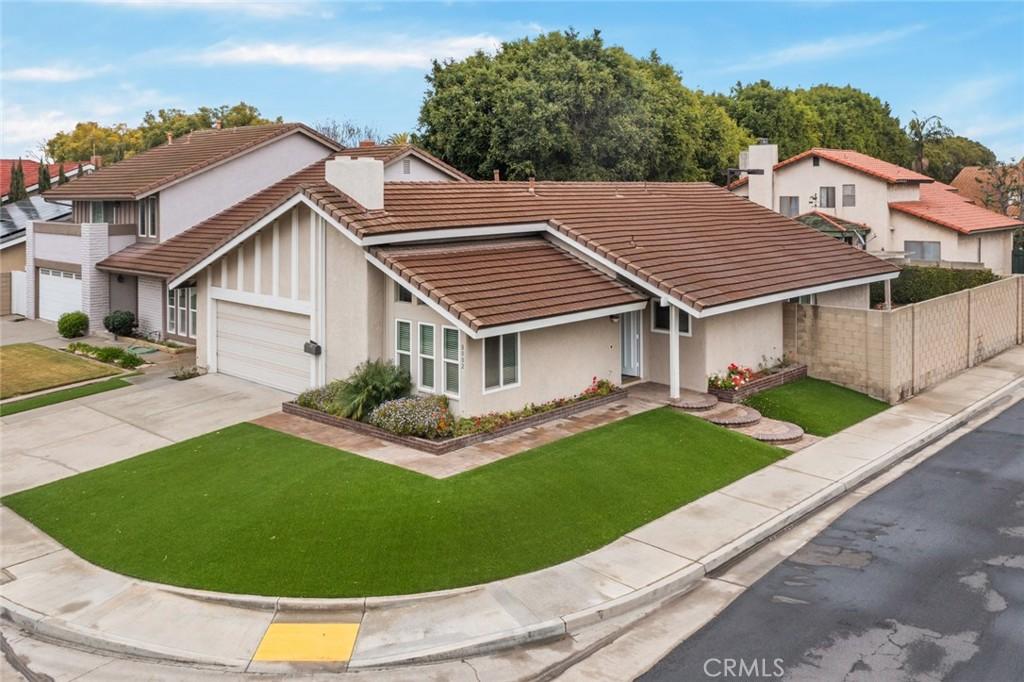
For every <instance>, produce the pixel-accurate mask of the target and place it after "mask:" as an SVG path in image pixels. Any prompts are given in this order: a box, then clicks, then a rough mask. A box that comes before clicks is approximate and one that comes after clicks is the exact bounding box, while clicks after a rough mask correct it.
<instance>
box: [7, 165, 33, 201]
mask: <svg viewBox="0 0 1024 682" xmlns="http://www.w3.org/2000/svg"><path fill="white" fill-rule="evenodd" d="M22 199H28V192H26V191H25V170H24V169H23V168H22V167H21V159H18V160H17V161H15V162H14V167H13V168H11V182H10V185H9V186H8V187H7V201H21V200H22Z"/></svg>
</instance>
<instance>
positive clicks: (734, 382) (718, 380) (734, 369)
mask: <svg viewBox="0 0 1024 682" xmlns="http://www.w3.org/2000/svg"><path fill="white" fill-rule="evenodd" d="M753 378H754V370H752V369H750V368H749V367H741V366H739V365H737V364H736V363H735V362H734V363H732V364H730V365H729V366H728V367H727V368H726V370H725V373H724V374H712V375H711V376H709V377H708V387H709V388H739V387H740V386H742V385H743V384H745V383H747V382H748V381H750V380H751V379H753Z"/></svg>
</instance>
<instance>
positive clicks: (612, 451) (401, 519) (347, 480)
mask: <svg viewBox="0 0 1024 682" xmlns="http://www.w3.org/2000/svg"><path fill="white" fill-rule="evenodd" d="M785 454H786V453H785V451H783V450H780V449H778V448H774V447H771V446H768V445H764V444H762V443H758V442H757V441H754V440H752V439H750V438H747V437H746V436H743V435H741V434H738V433H735V432H732V431H727V430H725V429H722V428H720V427H717V426H713V425H711V424H708V423H707V422H704V421H702V420H700V419H697V418H695V417H691V416H689V415H685V414H680V413H678V412H675V411H673V410H669V409H667V408H663V409H659V410H654V411H651V412H646V413H643V414H639V415H635V416H633V417H629V418H627V419H624V420H622V421H619V422H615V423H612V424H609V425H606V426H603V427H600V428H596V429H593V430H591V431H587V432H584V433H580V434H577V435H575V436H570V437H568V438H565V439H563V440H560V441H557V442H554V443H549V444H547V445H544V446H541V447H539V448H535V449H533V450H530V451H528V452H525V453H522V454H520V455H516V456H514V457H509V458H507V459H504V460H501V461H499V462H495V463H493V464H490V465H487V466H484V467H480V468H478V469H474V470H472V471H468V472H465V473H463V474H460V475H457V476H453V477H451V478H448V479H444V480H437V479H433V478H430V477H427V476H423V475H421V474H417V473H414V472H411V471H408V470H405V469H401V468H399V467H394V466H390V465H387V464H382V463H380V462H376V461H373V460H369V459H365V458H363V457H359V456H357V455H353V454H350V453H347V452H343V451H340V450H335V449H333V448H329V447H326V446H323V445H319V444H317V443H313V442H310V441H306V440H301V439H299V438H295V437H293V436H289V435H286V434H283V433H280V432H277V431H272V430H270V429H266V428H263V427H260V426H256V425H254V424H239V425H236V426H232V427H230V428H227V429H224V430H222V431H218V432H215V433H211V434H207V435H204V436H200V437H198V438H193V439H192V440H188V441H184V442H181V443H176V444H174V445H171V446H168V447H165V448H162V449H160V450H154V451H153V452H149V453H146V454H144V455H140V456H138V457H135V458H132V459H129V460H125V461H123V462H118V463H116V464H112V465H109V466H106V467H103V468H101V469H96V470H93V471H88V472H85V473H82V474H79V475H77V476H73V477H71V478H66V479H63V480H60V481H56V482H54V483H50V484H48V485H45V486H41V487H39V488H34V489H32V490H28V491H25V492H20V493H16V494H14V495H10V496H8V497H6V498H4V499H3V503H4V504H6V505H8V506H10V507H11V508H12V509H14V510H15V511H16V512H18V513H19V514H21V515H22V516H24V517H25V518H27V519H28V520H30V521H31V522H32V523H34V524H36V525H37V526H39V527H40V528H42V529H43V530H44V531H46V532H47V533H49V534H50V535H52V536H53V537H55V538H56V539H57V540H59V541H60V542H61V543H63V544H64V545H66V546H67V547H69V548H71V550H73V551H74V552H75V553H77V554H78V555H80V556H82V557H84V558H85V559H87V560H89V561H91V562H93V563H96V564H99V565H100V566H104V567H106V568H109V569H111V570H114V571H118V572H120V573H125V574H128V575H132V576H136V577H139V578H145V579H148V580H154V581H157V582H164V583H171V584H175V585H183V586H188V587H197V588H204V589H210V590H221V591H227V592H243V593H254V594H265V595H287V596H323V597H327V596H332V597H340V596H363V595H387V594H403V593H412V592H421V591H427V590H438V589H444V588H450V587H458V586H462V585H471V584H476V583H481V582H486V581H490V580H496V579H498V578H503V577H508V576H512V575H516V574H520V573H526V572H528V571H532V570H536V569H539V568H543V567H545V566H550V565H553V564H557V563H559V562H562V561H566V560H568V559H571V558H573V557H576V556H579V555H581V554H584V553H586V552H589V551H591V550H594V549H597V548H599V547H601V546H603V545H605V544H607V543H609V542H611V541H612V540H615V539H616V538H618V537H620V536H622V535H624V534H625V533H627V532H629V531H630V530H633V529H634V528H636V527H638V526H640V525H643V524H644V523H646V522H648V521H650V520H652V519H655V518H657V517H659V516H662V515H664V514H666V513H667V512H669V511H671V510H673V509H675V508H677V507H680V506H682V505H684V504H686V503H687V502H690V501H692V500H695V499H697V498H698V497H701V496H703V495H706V494H707V493H710V492H712V491H714V490H717V489H718V488H720V487H722V486H724V485H726V484H728V483H730V482H732V481H734V480H736V479H738V478H741V477H743V476H745V475H747V474H749V473H751V472H753V471H756V470H758V469H760V468H762V467H764V466H767V465H768V464H771V463H772V462H774V461H776V460H778V459H779V458H781V457H783V456H785Z"/></svg>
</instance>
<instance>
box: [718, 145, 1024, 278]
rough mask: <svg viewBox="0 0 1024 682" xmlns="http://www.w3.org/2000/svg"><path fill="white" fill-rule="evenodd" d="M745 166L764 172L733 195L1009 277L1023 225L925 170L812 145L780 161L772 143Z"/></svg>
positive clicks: (874, 244)
mask: <svg viewBox="0 0 1024 682" xmlns="http://www.w3.org/2000/svg"><path fill="white" fill-rule="evenodd" d="M740 167H741V168H742V169H744V170H753V169H758V170H762V171H764V174H763V175H756V174H751V175H744V176H743V177H741V178H740V179H739V180H737V181H736V182H733V183H731V184H730V185H729V189H730V190H732V191H733V192H734V193H736V194H739V195H740V196H745V197H748V198H749V199H750V200H751V201H753V202H755V203H757V204H760V205H761V206H765V207H768V208H772V209H773V210H776V211H778V212H779V213H781V214H783V215H786V216H791V217H797V216H800V215H801V214H804V213H807V212H809V211H815V212H817V213H819V214H823V215H829V216H835V217H836V218H839V219H842V220H844V221H849V222H853V223H860V224H862V225H865V226H867V227H868V228H870V236H869V237H868V240H867V250H868V251H869V252H871V253H876V254H879V255H885V256H889V257H901V258H907V259H909V260H912V261H928V262H937V261H953V262H960V263H978V264H982V265H984V266H985V267H988V268H991V269H992V271H993V272H996V273H998V274H1010V271H1011V251H1012V241H1013V237H1012V233H1013V230H1015V229H1016V228H1018V227H1021V226H1024V223H1021V222H1020V221H1018V220H1016V219H1014V218H1008V217H1007V216H1004V215H1001V214H999V213H994V212H993V211H989V210H987V209H985V208H982V207H980V206H977V205H975V204H973V203H971V202H970V201H969V200H966V199H964V198H963V197H961V196H959V194H958V193H957V191H956V189H955V188H954V187H951V186H949V185H945V184H943V183H941V182H936V181H934V180H933V179H932V178H929V177H928V176H926V175H921V174H920V173H915V172H914V171H911V170H908V169H906V168H902V167H900V166H897V165H895V164H891V163H888V162H886V161H881V160H879V159H876V158H873V157H870V156H867V155H866V154H861V153H859V152H855V151H850V150H845V149H817V148H815V149H809V150H807V151H805V152H803V153H801V154H797V155H796V156H793V157H791V158H789V159H786V160H784V161H781V162H779V161H778V148H777V147H776V146H775V145H772V144H758V145H752V146H751V147H750V148H749V149H748V151H745V152H743V153H742V154H741V156H740Z"/></svg>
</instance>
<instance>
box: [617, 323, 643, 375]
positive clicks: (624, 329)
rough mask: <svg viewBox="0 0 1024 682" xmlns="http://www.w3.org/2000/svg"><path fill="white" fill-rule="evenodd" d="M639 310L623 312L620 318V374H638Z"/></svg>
mask: <svg viewBox="0 0 1024 682" xmlns="http://www.w3.org/2000/svg"><path fill="white" fill-rule="evenodd" d="M641 312H642V311H640V310H634V311H633V312H629V313H623V315H622V317H621V318H620V319H621V321H620V322H619V332H620V338H619V343H620V346H621V347H622V376H628V377H639V376H640V334H641V326H640V325H641Z"/></svg>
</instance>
